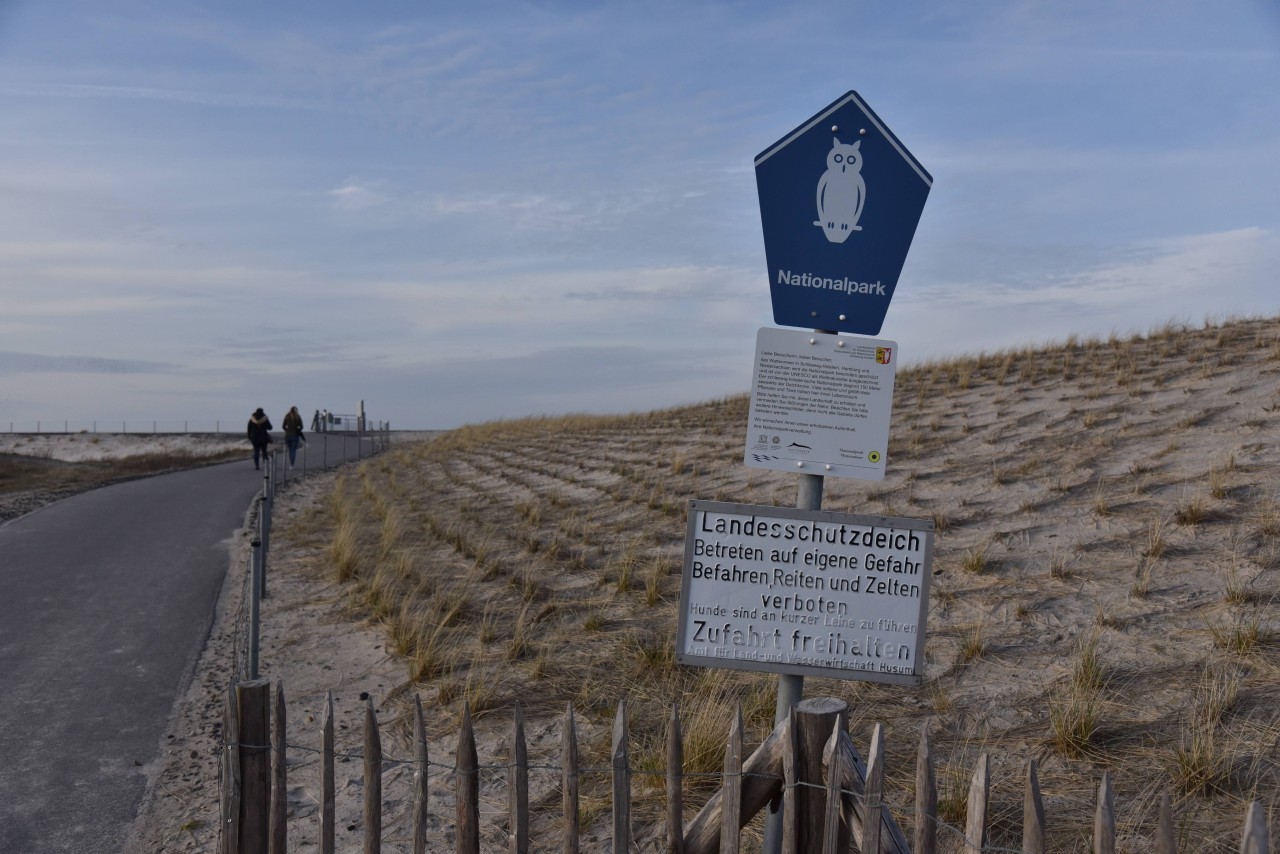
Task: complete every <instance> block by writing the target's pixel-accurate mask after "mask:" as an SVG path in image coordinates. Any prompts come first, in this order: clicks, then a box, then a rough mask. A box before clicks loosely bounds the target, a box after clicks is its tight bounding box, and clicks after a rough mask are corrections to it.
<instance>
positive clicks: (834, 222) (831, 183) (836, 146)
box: [813, 137, 867, 243]
mask: <svg viewBox="0 0 1280 854" xmlns="http://www.w3.org/2000/svg"><path fill="white" fill-rule="evenodd" d="M861 145H862V140H858V141H857V142H855V143H854V144H853V145H846V144H844V143H843V142H841V141H840V140H839V138H837V137H832V143H831V150H830V151H828V152H827V171H826V172H823V173H822V177H821V178H819V179H818V218H817V220H815V221H814V223H813V224H814V225H816V226H818V228H821V229H822V233H823V234H825V235H826V236H827V240H829V241H831V242H832V243H844V242H845V240H847V239H848V237H849V235H850V234H851V233H853V232H855V231H862V226H860V225H858V218H859V217H861V216H862V206H863V204H865V203H866V200H867V185H866V182H864V181H863V180H862V152H861V151H859V150H858V148H859V146H861Z"/></svg>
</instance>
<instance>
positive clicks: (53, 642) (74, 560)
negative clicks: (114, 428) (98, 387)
mask: <svg viewBox="0 0 1280 854" xmlns="http://www.w3.org/2000/svg"><path fill="white" fill-rule="evenodd" d="M308 438H309V440H310V441H309V443H308V445H307V451H308V453H307V461H308V468H309V469H315V468H317V467H318V466H317V464H318V463H319V461H320V460H321V459H322V458H323V457H325V456H327V457H328V460H329V463H330V464H331V465H332V464H334V463H335V462H337V461H339V460H341V459H342V456H343V453H344V452H343V451H342V450H341V448H342V443H341V442H340V441H338V440H339V439H340V437H330V438H331V439H332V440H331V441H330V442H329V443H328V448H329V449H328V451H327V453H325V451H324V439H325V437H324V436H320V435H316V434H312V435H310V436H309V437H308ZM317 440H318V441H317ZM346 444H347V450H346V452H345V453H346V454H347V455H348V456H350V457H352V458H354V457H355V456H356V454H357V450H356V448H357V445H356V440H355V439H349V440H348V441H347V443H346ZM276 447H282V445H277V446H276ZM368 452H369V451H368V444H367V443H366V444H365V446H364V451H363V453H364V454H368ZM298 464H299V468H301V464H302V457H301V455H300V456H299V459H298ZM296 471H297V470H295V472H296ZM261 487H262V472H258V471H255V470H254V468H253V465H252V463H250V462H235V463H228V464H225V465H218V466H211V467H208V468H203V469H196V470H193V471H186V472H179V473H176V474H170V475H163V476H161V477H153V478H148V479H146V480H136V481H131V482H128V483H122V484H117V485H115V486H109V487H105V488H103V489H98V490H94V491H93V492H86V493H83V494H81V495H77V496H74V497H72V498H69V499H66V500H65V501H61V502H58V503H56V504H51V505H49V506H48V507H45V508H43V509H41V510H38V511H36V512H34V513H31V514H29V515H27V516H23V517H21V518H18V519H14V520H12V521H10V522H8V523H5V524H3V525H0V590H3V591H4V592H3V595H0V854H44V852H77V854H79V852H92V854H97V852H117V851H120V849H121V846H122V845H123V841H124V838H125V835H126V833H127V831H128V829H129V826H130V825H131V824H132V822H133V819H134V817H135V815H136V813H137V810H138V807H139V805H140V800H141V797H142V795H143V793H144V789H145V783H146V781H145V778H144V776H143V774H142V770H143V769H142V766H144V765H146V764H147V763H149V762H151V761H152V760H154V759H155V758H156V757H157V756H159V753H160V741H161V739H162V737H163V734H164V729H165V724H166V722H167V721H168V717H169V713H170V711H171V709H172V707H173V704H174V701H175V698H176V697H177V696H178V695H179V693H180V691H181V690H182V689H184V688H185V686H186V684H187V682H188V681H189V680H190V678H191V671H192V668H193V666H194V664H195V661H196V659H197V657H198V655H199V653H200V650H201V649H202V648H203V646H204V643H205V641H206V639H207V638H208V634H209V629H210V626H211V624H212V619H213V613H214V606H215V603H216V601H217V597H218V593H219V590H220V589H221V586H222V582H223V579H224V578H225V577H226V575H227V566H228V561H229V549H228V546H229V544H230V542H231V536H232V534H233V532H234V531H235V530H236V529H237V528H239V527H240V526H241V524H242V523H243V521H244V517H245V513H246V511H247V510H248V508H249V506H250V504H251V502H252V500H253V496H254V495H255V494H256V493H257V491H258V490H259V489H260V488H261Z"/></svg>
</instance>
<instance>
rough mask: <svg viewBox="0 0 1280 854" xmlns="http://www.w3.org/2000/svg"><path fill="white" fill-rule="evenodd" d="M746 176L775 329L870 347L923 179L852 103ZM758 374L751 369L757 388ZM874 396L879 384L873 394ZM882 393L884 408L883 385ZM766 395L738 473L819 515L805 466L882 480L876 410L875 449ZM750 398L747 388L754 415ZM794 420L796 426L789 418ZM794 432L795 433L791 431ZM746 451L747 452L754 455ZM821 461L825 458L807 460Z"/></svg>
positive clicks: (788, 690)
mask: <svg viewBox="0 0 1280 854" xmlns="http://www.w3.org/2000/svg"><path fill="white" fill-rule="evenodd" d="M755 173H756V188H757V191H758V193H759V197H760V220H761V225H762V227H763V231H764V245H765V258H766V262H767V265H768V273H769V293H770V297H771V299H772V301H773V317H774V322H776V323H778V324H779V325H782V326H797V327H802V328H808V329H813V328H814V327H822V329H821V330H818V333H819V334H823V332H824V330H835V331H839V332H847V333H853V334H857V335H878V334H879V332H880V327H881V326H882V325H883V323H884V317H885V313H886V312H887V311H888V309H889V301H890V300H891V299H892V298H893V292H894V289H895V288H896V286H897V284H898V278H899V276H900V275H901V272H902V265H903V262H904V261H905V260H906V255H907V250H908V248H909V247H910V245H911V240H912V238H913V237H914V236H915V231H916V226H917V225H918V224H919V221H920V214H921V212H922V211H923V209H924V202H925V199H926V198H927V196H928V195H929V189H930V188H931V187H932V185H933V178H932V176H930V175H929V173H928V172H926V171H925V169H924V167H923V166H922V165H921V164H920V162H919V161H918V160H916V159H915V157H913V156H912V155H911V152H909V151H908V150H907V148H906V146H904V145H903V144H902V142H901V141H899V140H898V138H897V137H896V136H894V134H893V132H892V131H890V130H889V128H888V127H887V126H886V125H885V124H884V122H883V121H881V120H880V117H879V116H877V115H876V114H875V112H874V111H873V110H872V109H871V107H870V106H868V105H867V103H866V102H865V101H863V100H862V97H861V96H859V95H858V93H857V92H853V91H849V92H846V93H845V94H844V95H841V96H840V97H839V98H837V99H836V100H835V101H833V102H832V103H831V104H829V105H828V106H827V107H825V108H824V109H822V110H820V111H819V112H818V113H816V114H815V115H813V116H812V117H810V118H809V119H808V120H807V121H805V122H804V123H803V124H801V125H799V126H798V127H796V128H795V129H794V130H792V131H791V132H790V133H788V134H787V135H786V136H784V137H782V138H781V139H779V140H778V141H777V142H775V143H774V144H773V145H771V146H769V147H768V148H767V149H765V150H764V151H762V152H761V153H760V154H759V155H758V156H757V157H756V159H755ZM826 334H832V335H833V334H835V333H834V332H830V333H826ZM815 337H816V336H815ZM813 343H817V342H816V341H815V342H813ZM873 343H880V344H882V345H888V344H890V343H891V342H873ZM837 346H844V345H843V344H838V345H837ZM892 349H896V346H894V347H888V346H882V347H881V350H883V351H884V352H883V356H881V354H876V355H875V360H876V362H878V363H880V364H884V365H888V364H889V363H890V359H891V353H890V351H891V350H892ZM881 358H883V359H884V361H883V362H880V359H881ZM786 361H787V357H783V359H782V361H781V362H780V363H779V366H780V367H782V369H783V372H784V373H786V372H789V373H790V374H791V375H792V377H793V378H799V377H801V376H803V377H805V378H806V379H805V381H804V383H802V385H803V384H808V383H812V384H813V385H815V386H820V385H823V384H825V388H823V389H822V391H824V392H830V391H833V390H836V389H840V390H841V391H840V394H843V393H844V390H845V389H844V387H846V386H849V385H850V384H851V383H852V382H853V381H852V380H851V379H850V377H849V376H847V374H848V373H849V372H850V370H851V368H850V369H846V367H847V366H848V363H847V360H846V361H844V362H843V365H841V364H837V363H836V362H835V361H833V360H831V359H827V360H826V362H828V363H830V364H824V365H821V366H816V367H819V368H820V370H818V371H814V370H813V369H812V368H813V367H815V366H814V365H806V364H804V363H805V361H806V357H805V356H797V357H796V359H795V360H793V361H794V364H784V363H785V362H786ZM760 373H761V371H760V365H759V364H757V381H758V380H759V379H760ZM884 388H885V384H884V383H880V385H879V386H878V387H877V389H876V391H877V392H879V391H883V390H884ZM887 388H888V396H889V398H890V400H891V399H892V376H891V375H890V376H889V383H888V385H887ZM772 391H774V392H776V394H774V396H773V397H772V398H771V400H770V401H769V403H770V406H771V407H772V409H773V410H774V411H772V412H770V413H769V414H768V416H767V418H765V417H762V418H760V419H759V420H753V421H752V424H751V427H750V428H749V429H751V430H752V431H753V435H752V436H751V437H750V438H749V439H748V447H747V456H746V462H747V464H748V465H757V466H760V467H764V468H782V467H784V466H788V465H789V466H795V468H797V469H800V470H801V471H800V472H799V474H800V484H799V489H798V494H797V498H796V508H797V509H798V510H821V508H822V489H823V483H824V476H823V475H821V474H813V473H807V472H804V471H803V469H804V468H805V467H806V465H810V466H811V467H813V468H817V467H818V465H821V469H820V470H822V471H826V472H829V473H831V474H833V475H839V476H844V477H859V478H863V479H879V478H882V477H883V476H884V468H883V465H884V460H885V456H886V450H887V445H888V440H887V428H888V412H887V410H886V411H884V412H883V413H882V414H883V421H884V424H883V427H884V431H883V432H884V433H885V436H884V437H883V438H880V437H877V436H876V435H875V434H876V433H877V431H876V430H874V429H869V428H872V427H874V426H876V425H875V422H876V421H877V413H875V412H871V413H870V417H867V412H868V407H866V406H861V407H859V406H856V405H855V406H852V407H846V408H847V409H848V410H849V411H848V412H847V413H842V412H838V411H837V408H835V407H831V408H829V409H828V408H827V407H826V404H825V403H823V404H821V405H817V404H813V398H812V396H811V395H808V394H803V395H801V394H796V395H791V394H789V393H788V392H787V391H786V388H785V383H779V384H778V385H777V387H776V388H775V389H773V390H772ZM756 392H757V389H756V388H755V387H753V389H752V407H753V409H754V408H755V407H756V403H757V401H756V399H755V398H756ZM822 396H824V397H825V396H829V395H822ZM864 396H865V395H864ZM845 397H847V395H845ZM873 397H874V396H873ZM846 402H847V401H846ZM871 402H872V403H874V402H875V401H874V399H873V400H872V401H871ZM871 408H872V409H874V408H875V407H874V406H873V407H871ZM797 412H799V413H802V414H803V415H804V416H805V417H804V418H803V419H798V418H796V417H794V413H797ZM752 417H753V419H754V418H755V416H754V414H753V416H752ZM801 420H804V421H805V422H806V423H804V424H801V423H799V422H800V421H801ZM836 421H840V422H841V423H834V422H836ZM771 428H772V429H771ZM830 430H840V431H847V432H848V433H849V434H850V435H853V436H855V437H856V438H855V439H854V440H853V441H844V440H843V439H838V440H834V441H828V442H825V443H824V446H821V447H820V446H819V445H817V444H812V443H809V442H807V441H806V439H805V437H807V436H809V435H815V436H816V435H824V436H825V434H827V433H828V432H829V431H830ZM805 431H808V432H805ZM859 431H861V433H862V435H861V436H860V437H859V436H858V433H859ZM752 442H755V443H756V445H757V447H756V448H755V450H754V451H753V448H752V446H751V443H752ZM761 443H763V445H764V447H760V444H761ZM774 444H778V445H785V446H786V447H787V448H790V449H791V451H792V453H790V454H789V455H785V454H783V453H772V452H771V446H772V445H774ZM820 452H821V453H828V454H829V456H830V458H829V459H824V460H818V459H816V456H815V455H817V454H819V453H820ZM807 459H811V460H812V464H811V463H809V462H807V461H806V460H807ZM753 460H754V462H753ZM793 470H794V469H793ZM803 689H804V677H803V676H801V675H795V674H789V673H782V674H781V675H780V676H779V679H778V699H777V707H776V710H775V715H774V721H775V724H776V723H781V722H782V721H783V720H785V719H786V718H787V716H788V714H789V713H790V709H791V707H792V705H793V704H795V703H796V702H798V701H799V700H800V699H801V696H802V694H803ZM781 838H782V821H781V812H780V811H779V812H773V811H770V813H769V816H768V820H767V822H766V825H765V840H764V843H765V845H764V850H765V851H766V852H768V854H777V852H778V851H780V850H781Z"/></svg>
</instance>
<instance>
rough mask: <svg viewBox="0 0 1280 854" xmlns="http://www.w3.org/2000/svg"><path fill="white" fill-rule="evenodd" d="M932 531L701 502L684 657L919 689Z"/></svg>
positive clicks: (910, 523) (900, 522)
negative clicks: (910, 686)
mask: <svg viewBox="0 0 1280 854" xmlns="http://www.w3.org/2000/svg"><path fill="white" fill-rule="evenodd" d="M932 564H933V522H932V521H929V520H922V519H902V518H896V517H889V516H866V515H855V514H851V513H834V512H829V511H822V510H797V509H791V508H786V507H767V506H760V505H752V504H732V503H726V502H718V501H691V502H690V503H689V528H688V535H687V537H686V538H685V554H684V578H683V583H682V584H681V587H680V620H679V628H678V629H677V635H676V660H677V661H678V662H680V663H681V664H691V665H697V666H702V667H724V668H729V669H735V670H757V671H763V672H768V673H790V674H795V675H799V676H822V677H828V678H835V679H854V680H861V681H866V682H884V683H890V684H895V685H918V684H919V683H920V681H921V679H922V678H923V676H924V639H925V617H926V615H927V614H928V611H929V579H930V577H931V567H932Z"/></svg>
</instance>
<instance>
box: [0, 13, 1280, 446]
mask: <svg viewBox="0 0 1280 854" xmlns="http://www.w3.org/2000/svg"><path fill="white" fill-rule="evenodd" d="M849 89H856V90H857V91H858V92H859V93H860V94H861V95H862V96H863V97H864V98H865V99H866V100H867V101H868V102H869V103H870V104H871V105H872V106H873V107H874V108H875V109H876V111H877V112H878V113H879V115H880V116H881V118H882V119H884V121H885V122H886V123H887V124H888V126H889V127H890V128H892V129H893V131H894V132H895V133H896V134H897V135H898V136H899V137H900V138H901V139H902V140H903V142H904V143H905V144H906V145H907V146H908V147H909V148H910V149H911V151H912V153H913V154H914V155H915V156H916V157H917V158H918V159H919V160H920V161H921V162H922V163H923V164H924V165H925V167H926V168H927V169H928V170H929V171H930V172H931V173H932V175H933V178H934V185H933V190H932V192H931V195H930V197H929V201H928V203H927V205H926V206H925V210H924V215H923V217H922V219H921V222H920V226H919V229H918V230H917V232H916V237H915V242H914V244H913V247H912V250H911V254H910V256H909V257H908V259H907V263H906V266H905V268H904V270H903V274H902V278H901V281H900V283H899V286H898V290H897V293H896V295H895V297H894V300H893V303H892V305H891V307H890V309H889V313H888V317H887V319H886V322H885V325H884V328H883V329H882V331H881V336H882V337H885V338H892V339H895V340H897V341H898V343H899V352H900V354H901V356H902V358H903V359H904V361H905V363H908V364H909V363H912V362H919V361H922V360H925V359H929V358H934V357H941V356H947V355H954V354H961V353H974V352H978V351H988V352H990V351H994V350H998V349H1000V348H1004V347H1013V346H1021V345H1025V344H1029V343H1035V342H1042V341H1049V340H1061V339H1063V338H1065V337H1067V336H1068V335H1071V334H1078V335H1082V336H1088V335H1099V336H1104V337H1105V336H1106V335H1108V334H1110V333H1112V332H1117V333H1120V334H1127V333H1129V332H1132V331H1140V332H1145V331H1148V330H1150V329H1152V328H1154V327H1157V326H1160V325H1162V324H1164V323H1166V322H1168V321H1171V320H1172V321H1186V322H1190V323H1193V324H1199V323H1201V322H1202V321H1203V320H1205V319H1206V318H1224V317H1229V316H1233V315H1236V316H1238V315H1268V316H1269V315H1274V314H1277V313H1280V312H1278V311H1277V308H1278V307H1280V298H1278V297H1277V293H1280V289H1277V287H1276V275H1275V271H1276V269H1277V268H1280V205H1278V204H1277V196H1280V166H1278V165H1277V157H1278V156H1280V95H1277V93H1280V6H1277V4H1275V3H1273V2H1269V3H1264V2H1254V0H1224V2H1222V3H1214V4H1206V3H1192V2H1143V0H1133V2H1046V3H1032V2H971V3H953V2H922V3H890V2H854V0H841V2H795V3H786V4H780V3H750V2H748V3H716V4H712V3H694V2H682V3H675V2H672V3H664V2H655V3H625V2H618V3H608V4H602V5H599V6H596V5H585V4H577V3H558V2H538V3H496V2H495V3H487V2H469V3H444V2H441V3H378V2H371V3H332V2H317V3H278V4H262V3H244V2H229V3H207V4H205V3H189V2H181V0H178V2H173V0H165V2H152V0H139V2H114V0H109V2H105V3H104V2H95V3H77V2H65V3H35V2H6V0H0V428H5V427H7V423H6V422H17V423H18V424H19V425H29V426H34V422H35V421H36V420H37V419H40V420H42V421H44V422H46V423H48V422H55V423H56V422H60V421H61V420H63V419H69V420H71V421H73V422H83V421H89V420H98V421H101V422H104V423H107V422H114V421H120V420H126V419H132V420H134V421H135V422H149V421H152V420H160V421H162V422H163V421H170V422H174V421H182V420H189V421H191V422H201V423H203V422H212V421H213V420H215V419H219V420H221V421H223V422H224V423H232V422H234V423H237V424H238V423H239V422H240V421H241V420H243V419H244V418H246V417H247V415H248V413H249V412H250V411H251V410H252V409H253V408H254V407H257V406H264V407H266V408H267V410H268V412H269V413H272V414H273V416H274V417H276V418H277V419H278V418H279V417H280V416H281V415H283V413H284V411H285V410H286V409H287V408H288V406H289V405H290V404H297V405H298V406H299V407H300V408H301V409H303V410H304V411H306V412H308V413H309V412H310V411H312V410H314V409H319V408H328V409H330V410H333V411H338V412H343V411H347V412H349V411H353V410H354V407H355V404H356V401H358V400H360V399H364V400H365V401H366V405H367V407H368V410H369V413H370V416H371V417H374V418H384V419H389V420H390V421H391V422H392V424H393V425H396V426H403V427H447V426H454V425H457V424H461V423H466V422H474V421H481V420H488V419H492V418H499V417H516V416H522V415H529V414H550V413H561V412H571V411H572V412H579V411H590V412H626V411H631V410H645V409H650V408H655V407H661V406H667V405H673V404H678V403H687V402H695V401H701V400H706V399H710V398H715V397H721V396H724V395H728V394H734V393H739V392H744V391H746V390H747V389H748V388H749V386H750V379H751V366H752V353H753V349H754V343H755V332H756V329H757V328H759V327H760V326H765V325H770V324H771V323H772V314H771V310H770V304H769V290H768V279H767V275H766V270H765V264H764V249H763V241H762V238H761V233H760V218H759V209H758V202H757V199H756V192H755V180H754V176H753V170H752V160H753V158H754V156H755V155H756V154H758V153H759V152H761V151H762V150H763V149H765V148H766V147H768V146H769V145H771V144H772V143H773V142H774V141H776V140H777V139H779V138H780V137H782V136H783V135H785V134H786V133H787V132H789V131H790V130H791V129H792V128H793V127H795V126H796V125H798V124H799V123H800V122H801V121H803V120H804V119H806V118H808V117H809V116H810V115H812V114H813V113H815V112H816V111H817V110H819V109H820V108H822V107H823V106H825V105H826V104H828V103H830V102H831V101H832V100H834V99H835V98H836V97H838V96H839V95H840V94H841V93H843V92H845V91H847V90H849ZM744 429H745V425H744Z"/></svg>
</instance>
